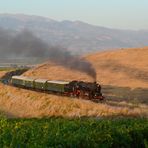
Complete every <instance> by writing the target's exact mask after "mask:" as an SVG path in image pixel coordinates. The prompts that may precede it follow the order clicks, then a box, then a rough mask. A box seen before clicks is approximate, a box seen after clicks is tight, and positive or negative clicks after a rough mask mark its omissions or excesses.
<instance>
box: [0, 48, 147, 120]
mask: <svg viewBox="0 0 148 148" xmlns="http://www.w3.org/2000/svg"><path fill="white" fill-rule="evenodd" d="M87 59H88V60H90V61H91V62H92V63H93V65H94V67H95V68H96V70H97V80H98V81H99V82H101V84H103V85H104V84H109V85H116V86H128V87H132V88H136V87H144V88H148V77H147V73H148V62H147V59H148V47H145V48H141V49H125V50H117V51H110V52H101V53H99V54H98V53H97V54H94V55H89V56H87ZM1 73H2V72H1ZM25 75H27V76H31V77H38V78H48V79H54V80H55V79H56V80H60V79H61V80H74V79H78V80H84V81H91V78H90V77H89V76H87V75H85V74H83V73H80V72H77V71H73V70H68V69H66V68H63V67H61V66H56V65H54V64H51V63H45V64H43V65H40V66H38V67H37V68H34V69H32V70H30V71H28V72H27V73H25ZM141 97H142V96H141ZM119 98H120V96H119ZM133 99H134V98H133ZM138 99H139V100H140V98H138ZM119 100H120V101H119ZM119 100H118V99H117V96H116V98H113V97H112V98H111V99H108V100H107V101H106V102H102V103H94V102H91V101H88V100H79V99H73V98H68V97H62V96H57V95H52V94H45V93H39V92H34V91H30V90H25V89H20V88H14V87H11V86H5V85H3V84H0V111H2V112H3V113H5V114H6V115H7V116H9V117H27V118H28V117H43V116H64V117H81V116H91V117H92V116H93V117H104V116H105V117H107V116H146V117H148V101H147V100H146V99H145V102H140V101H138V100H136V101H131V98H130V99H127V98H124V97H122V99H121V98H120V99H119Z"/></svg>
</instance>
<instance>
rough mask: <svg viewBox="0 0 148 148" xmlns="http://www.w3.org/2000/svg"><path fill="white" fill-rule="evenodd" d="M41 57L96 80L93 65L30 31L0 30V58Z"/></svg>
mask: <svg viewBox="0 0 148 148" xmlns="http://www.w3.org/2000/svg"><path fill="white" fill-rule="evenodd" d="M4 57H7V58H11V57H13V58H18V57H20V58H21V57H23V58H25V57H30V58H31V57H40V58H46V59H47V58H49V60H50V61H52V62H54V63H56V64H58V65H62V66H64V67H67V68H70V69H75V70H78V71H81V72H84V73H86V74H88V75H89V76H91V77H92V78H94V80H96V72H95V69H94V68H93V66H92V64H91V63H89V62H88V61H86V60H85V59H83V58H80V57H78V56H74V55H72V54H71V53H70V52H69V51H67V50H66V49H64V48H61V47H58V46H50V45H48V44H47V43H45V42H44V41H43V40H41V39H40V38H38V37H36V36H35V35H34V34H32V33H31V32H30V31H28V30H24V31H22V32H19V33H16V32H12V31H8V30H4V29H0V58H4Z"/></svg>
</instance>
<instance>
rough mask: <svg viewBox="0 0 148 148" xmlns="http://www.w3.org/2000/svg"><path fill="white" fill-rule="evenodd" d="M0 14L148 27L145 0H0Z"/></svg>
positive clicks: (132, 27) (116, 26)
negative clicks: (22, 14)
mask: <svg viewBox="0 0 148 148" xmlns="http://www.w3.org/2000/svg"><path fill="white" fill-rule="evenodd" d="M0 13H24V14H32V15H40V16H46V17H49V18H52V19H55V20H59V21H61V20H81V21H84V22H87V23H89V24H94V25H99V26H106V27H111V28H122V29H148V0H0Z"/></svg>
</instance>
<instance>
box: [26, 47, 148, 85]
mask: <svg viewBox="0 0 148 148" xmlns="http://www.w3.org/2000/svg"><path fill="white" fill-rule="evenodd" d="M85 58H86V59H87V60H88V61H90V62H91V63H92V64H93V66H94V67H95V69H96V72H97V81H99V82H100V83H101V84H103V85H116V86H126V87H131V88H135V87H148V47H144V48H131V49H120V50H112V51H105V52H98V53H95V54H91V55H88V56H86V57H85ZM67 62H68V61H67ZM25 75H26V76H31V77H39V78H48V79H52V80H68V81H70V80H75V79H76V80H84V81H92V79H91V78H90V77H89V76H88V75H86V74H85V73H81V72H79V71H74V70H72V69H67V68H65V67H62V66H57V65H55V64H53V63H51V62H47V63H44V64H42V65H40V66H37V67H36V68H34V69H32V70H30V71H28V72H27V73H25Z"/></svg>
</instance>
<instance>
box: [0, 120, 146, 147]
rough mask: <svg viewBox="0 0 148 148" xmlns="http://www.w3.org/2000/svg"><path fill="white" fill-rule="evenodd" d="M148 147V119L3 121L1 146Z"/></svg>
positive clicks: (0, 136)
mask: <svg viewBox="0 0 148 148" xmlns="http://www.w3.org/2000/svg"><path fill="white" fill-rule="evenodd" d="M147 145H148V119H143V118H142V119H141V118H140V119H110V120H109V119H100V120H98V119H84V118H82V119H63V118H48V119H46V118H44V119H5V118H1V119H0V147H4V146H5V147H23V148H24V147H35V148H38V147H43V148H45V147H74V148H75V147H91V148H92V147H97V148H98V147H99V148H101V147H103V148H106V147H126V148H128V147H134V148H136V147H137V148H139V147H140V148H142V147H146V146H147Z"/></svg>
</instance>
